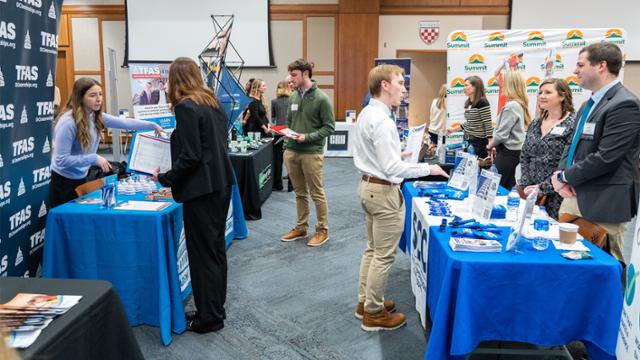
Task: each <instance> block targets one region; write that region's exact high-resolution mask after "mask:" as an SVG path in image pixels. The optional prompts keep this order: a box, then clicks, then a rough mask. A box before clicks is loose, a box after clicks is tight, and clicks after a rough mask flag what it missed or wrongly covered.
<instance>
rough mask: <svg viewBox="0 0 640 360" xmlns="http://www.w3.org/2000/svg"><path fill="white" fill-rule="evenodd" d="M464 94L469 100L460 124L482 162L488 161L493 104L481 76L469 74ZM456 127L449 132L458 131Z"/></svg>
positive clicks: (465, 82) (465, 81)
mask: <svg viewBox="0 0 640 360" xmlns="http://www.w3.org/2000/svg"><path fill="white" fill-rule="evenodd" d="M464 94H465V95H467V101H465V103H464V119H465V122H464V123H462V124H460V127H461V128H462V130H464V138H465V140H467V141H468V142H469V144H470V145H471V146H472V147H473V150H474V152H475V153H476V155H478V158H479V159H480V163H481V164H483V163H487V162H488V161H487V157H488V152H487V144H489V140H491V136H492V135H493V126H492V125H491V105H489V101H488V100H487V97H486V95H485V91H484V83H483V82H482V79H481V78H480V77H479V76H475V75H473V76H469V77H468V78H466V79H465V80H464ZM458 130H459V129H458V128H456V127H454V128H450V129H449V130H447V131H448V132H449V133H451V132H455V131H458Z"/></svg>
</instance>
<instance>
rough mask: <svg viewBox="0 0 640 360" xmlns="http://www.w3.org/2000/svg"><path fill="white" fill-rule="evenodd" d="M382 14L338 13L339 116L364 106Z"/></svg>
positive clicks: (375, 54) (341, 116)
mask: <svg viewBox="0 0 640 360" xmlns="http://www.w3.org/2000/svg"><path fill="white" fill-rule="evenodd" d="M378 18H379V16H378V14H340V15H339V17H338V24H339V25H338V29H339V33H340V34H339V37H338V49H339V56H338V63H337V66H336V68H337V69H339V76H338V87H337V91H338V92H339V96H337V97H336V98H337V100H338V101H337V103H338V109H337V113H336V117H338V118H343V117H344V115H343V114H344V113H345V110H347V109H360V105H361V104H362V99H363V98H364V96H365V95H366V94H367V76H368V74H369V70H370V69H371V67H372V66H373V60H374V59H375V58H376V56H377V54H378Z"/></svg>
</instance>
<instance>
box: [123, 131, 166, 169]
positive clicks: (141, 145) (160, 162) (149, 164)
mask: <svg viewBox="0 0 640 360" xmlns="http://www.w3.org/2000/svg"><path fill="white" fill-rule="evenodd" d="M150 134H152V133H148V132H146V133H143V132H135V133H134V134H133V139H132V140H131V150H130V151H129V161H128V162H127V171H128V172H138V173H144V174H153V171H154V170H155V168H156V167H158V166H160V172H161V173H164V172H167V171H169V170H171V141H169V139H164V138H160V137H156V136H153V135H150Z"/></svg>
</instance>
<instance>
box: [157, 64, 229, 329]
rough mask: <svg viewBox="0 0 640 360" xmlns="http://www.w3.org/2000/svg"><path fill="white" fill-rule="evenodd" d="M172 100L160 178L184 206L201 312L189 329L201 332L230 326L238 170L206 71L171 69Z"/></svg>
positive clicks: (186, 67) (192, 317)
mask: <svg viewBox="0 0 640 360" xmlns="http://www.w3.org/2000/svg"><path fill="white" fill-rule="evenodd" d="M169 85H170V86H169V100H170V102H171V107H172V111H173V112H174V113H175V116H176V129H175V130H174V131H173V133H172V134H171V170H169V171H167V172H166V173H163V174H159V172H160V168H159V167H158V168H156V170H155V172H154V178H155V179H157V180H158V181H159V182H160V184H162V185H163V186H170V187H171V190H172V192H173V198H174V200H176V201H177V202H180V203H182V204H183V205H182V212H183V221H184V232H185V236H186V241H187V252H188V254H189V267H190V269H191V271H190V272H191V287H192V289H193V299H194V302H195V305H196V309H197V311H196V312H192V313H189V314H187V330H189V331H195V332H198V333H206V332H211V331H218V330H220V329H222V328H223V327H224V319H225V317H226V315H225V310H224V303H225V301H226V296H227V255H226V247H225V237H224V231H225V225H226V224H225V223H226V218H227V212H228V210H229V199H230V197H231V186H232V185H233V172H232V171H233V170H232V167H231V161H230V160H229V156H228V154H227V116H226V115H225V113H224V112H223V111H222V109H221V107H220V104H219V103H218V99H217V98H216V96H215V95H214V93H213V91H211V89H209V88H208V87H206V86H205V84H204V82H203V81H202V76H201V75H200V69H199V68H198V65H197V64H196V63H195V61H193V60H191V59H190V58H186V57H180V58H177V59H175V60H174V61H173V63H172V64H171V67H170V68H169Z"/></svg>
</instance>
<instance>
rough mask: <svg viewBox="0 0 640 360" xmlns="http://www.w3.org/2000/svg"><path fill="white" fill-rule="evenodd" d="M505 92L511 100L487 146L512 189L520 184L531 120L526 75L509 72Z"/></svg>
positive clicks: (508, 187)
mask: <svg viewBox="0 0 640 360" xmlns="http://www.w3.org/2000/svg"><path fill="white" fill-rule="evenodd" d="M504 93H505V95H506V97H507V103H506V104H505V105H504V108H502V111H501V112H500V114H499V115H498V120H497V121H496V127H495V129H494V130H493V139H492V140H491V141H490V142H489V145H487V149H488V150H490V151H491V153H492V154H493V155H494V158H495V160H494V163H495V165H496V168H497V169H498V172H499V173H500V175H502V177H501V178H500V185H502V186H503V187H505V188H506V189H511V188H512V187H513V186H514V185H515V184H516V180H515V173H516V167H517V166H518V163H519V162H520V150H521V149H522V144H523V143H524V137H525V131H526V129H527V127H528V126H529V124H530V123H531V115H529V110H528V107H529V100H528V97H527V90H526V86H525V83H524V78H523V77H522V75H521V74H520V73H519V72H518V71H513V70H512V71H508V72H507V73H506V74H505V76H504Z"/></svg>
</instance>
